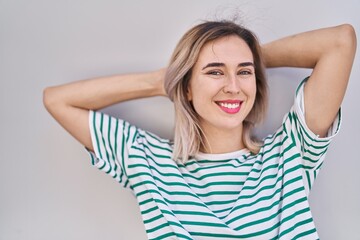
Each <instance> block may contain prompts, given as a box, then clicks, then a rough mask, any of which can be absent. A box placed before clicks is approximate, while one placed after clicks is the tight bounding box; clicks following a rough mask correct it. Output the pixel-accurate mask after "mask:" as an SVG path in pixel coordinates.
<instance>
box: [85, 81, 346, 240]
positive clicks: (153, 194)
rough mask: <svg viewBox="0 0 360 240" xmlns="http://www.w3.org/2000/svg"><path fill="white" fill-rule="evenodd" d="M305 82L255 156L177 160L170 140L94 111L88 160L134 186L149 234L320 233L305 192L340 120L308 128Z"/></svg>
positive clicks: (255, 236) (243, 236)
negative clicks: (322, 131)
mask: <svg viewBox="0 0 360 240" xmlns="http://www.w3.org/2000/svg"><path fill="white" fill-rule="evenodd" d="M304 83H305V81H303V82H302V83H301V84H300V86H299V87H298V89H297V93H296V97H295V103H294V105H293V107H292V108H291V110H290V112H289V113H288V114H286V116H285V117H284V119H283V123H282V125H281V127H280V128H279V129H278V130H277V131H276V132H275V133H274V134H272V135H269V136H268V137H266V138H265V139H264V145H263V147H262V148H261V150H260V152H259V154H257V155H254V154H251V153H250V152H249V151H248V150H246V149H243V150H240V151H236V152H231V153H225V154H204V153H199V154H197V155H196V156H194V157H193V158H191V159H190V160H189V161H188V162H187V163H185V164H181V163H176V162H175V161H174V160H173V159H172V158H171V157H172V151H173V150H172V144H171V142H170V141H169V140H164V139H161V138H160V137H158V136H156V135H154V134H152V133H149V132H147V131H144V130H141V129H139V128H137V127H135V126H133V125H130V124H129V123H128V122H126V121H123V120H120V119H116V118H113V117H110V116H108V115H106V114H103V113H100V112H91V113H90V117H89V121H90V129H91V137H92V142H93V146H94V151H95V154H93V153H90V154H91V159H92V164H93V165H95V166H96V167H98V168H99V169H101V170H102V171H105V172H106V173H107V174H109V175H110V176H112V177H113V178H114V179H115V180H116V181H118V182H119V183H120V184H121V185H122V186H123V187H126V188H128V189H130V190H131V191H133V193H134V195H135V196H136V199H137V201H138V203H139V206H140V211H141V215H142V218H143V222H144V225H145V229H146V233H147V236H148V238H149V239H257V240H259V239H319V237H318V234H317V232H316V228H315V225H314V222H313V218H312V215H311V212H310V208H309V202H308V194H309V191H310V189H311V186H312V184H313V182H314V180H315V178H316V176H317V174H318V172H319V169H320V168H321V166H322V163H323V159H324V156H325V153H326V151H327V148H328V145H329V143H330V140H331V139H332V138H333V136H335V135H336V133H337V132H338V129H339V127H340V120H341V118H340V111H339V114H338V116H337V118H336V120H335V121H334V123H333V125H332V127H331V128H330V130H329V132H328V136H327V137H326V138H319V137H318V136H316V135H315V134H314V133H312V132H311V131H310V130H309V129H308V127H307V126H306V124H305V120H304V108H303V86H304Z"/></svg>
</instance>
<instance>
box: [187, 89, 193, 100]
mask: <svg viewBox="0 0 360 240" xmlns="http://www.w3.org/2000/svg"><path fill="white" fill-rule="evenodd" d="M186 97H187V100H188V101H189V102H190V101H191V100H192V92H191V89H190V86H189V87H188V89H187V91H186Z"/></svg>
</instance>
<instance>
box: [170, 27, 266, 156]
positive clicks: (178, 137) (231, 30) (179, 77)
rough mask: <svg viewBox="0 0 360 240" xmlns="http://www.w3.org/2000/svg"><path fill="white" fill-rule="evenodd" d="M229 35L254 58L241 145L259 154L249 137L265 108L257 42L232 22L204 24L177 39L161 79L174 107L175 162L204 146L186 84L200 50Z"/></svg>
mask: <svg viewBox="0 0 360 240" xmlns="http://www.w3.org/2000/svg"><path fill="white" fill-rule="evenodd" d="M230 35H236V36H238V37H240V38H241V39H243V40H244V41H245V42H246V43H247V45H248V46H249V48H250V50H251V52H252V54H253V58H254V65H255V75H256V89H257V90H256V98H255V102H254V105H253V108H252V110H251V111H250V113H249V115H248V116H247V117H246V119H245V120H244V121H243V142H244V145H245V147H246V148H247V149H249V150H250V151H251V152H252V153H254V154H256V153H258V152H259V149H260V147H261V145H262V142H260V141H259V140H257V139H255V137H253V136H252V130H253V128H254V126H255V125H256V124H257V123H259V122H261V121H262V120H263V118H264V116H265V114H266V108H267V84H266V77H265V70H264V65H263V62H262V60H261V52H260V45H259V42H258V40H257V38H256V36H255V34H254V33H252V32H251V31H250V30H248V29H246V28H244V27H241V26H239V25H238V24H236V23H234V22H231V21H207V22H204V23H201V24H199V25H196V26H195V27H193V28H191V29H190V30H189V31H187V32H186V33H185V34H184V36H183V37H182V38H181V39H180V41H179V43H178V44H177V46H176V48H175V50H174V52H173V55H172V57H171V59H170V63H169V66H168V68H167V71H166V75H165V82H164V87H165V91H166V93H167V95H168V97H169V98H170V100H171V101H173V102H174V106H175V136H174V152H173V158H174V159H175V160H181V161H182V162H186V161H187V160H188V159H189V157H190V156H193V155H194V154H196V153H197V152H198V151H199V150H200V147H201V146H206V144H205V139H204V138H205V135H204V134H203V132H202V129H201V127H200V124H199V118H198V114H197V113H196V111H195V110H194V108H193V106H192V104H191V102H190V101H189V100H188V99H187V91H188V86H189V81H190V78H191V72H192V68H193V66H194V65H195V63H196V61H197V59H198V56H199V53H200V50H201V48H202V47H203V46H204V45H205V44H206V43H208V42H210V41H214V40H216V39H219V38H222V37H226V36H230Z"/></svg>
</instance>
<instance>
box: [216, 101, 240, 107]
mask: <svg viewBox="0 0 360 240" xmlns="http://www.w3.org/2000/svg"><path fill="white" fill-rule="evenodd" d="M219 104H220V106H222V107H226V108H238V107H239V106H240V103H222V102H221V103H219Z"/></svg>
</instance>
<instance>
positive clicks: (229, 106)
mask: <svg viewBox="0 0 360 240" xmlns="http://www.w3.org/2000/svg"><path fill="white" fill-rule="evenodd" d="M215 103H216V104H217V105H218V106H219V107H220V109H221V110H222V111H224V112H226V113H229V114H235V113H238V112H239V111H240V109H241V104H242V101H240V100H228V101H216V102H215Z"/></svg>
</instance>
